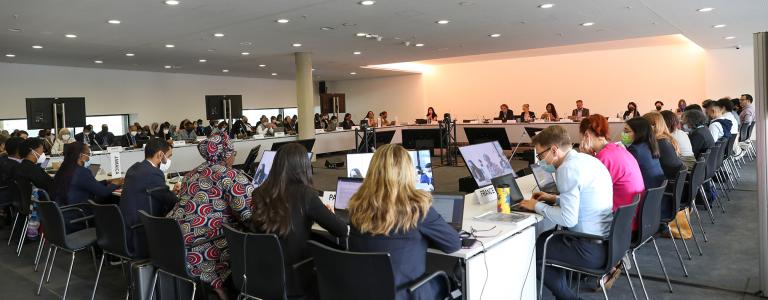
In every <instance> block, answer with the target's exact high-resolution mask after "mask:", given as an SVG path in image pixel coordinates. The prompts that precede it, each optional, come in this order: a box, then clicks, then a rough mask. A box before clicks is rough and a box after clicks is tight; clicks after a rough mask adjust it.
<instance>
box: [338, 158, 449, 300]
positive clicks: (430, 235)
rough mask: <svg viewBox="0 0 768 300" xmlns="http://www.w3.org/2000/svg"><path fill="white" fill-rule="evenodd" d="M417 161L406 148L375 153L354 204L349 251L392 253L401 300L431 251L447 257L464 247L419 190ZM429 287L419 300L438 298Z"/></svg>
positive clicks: (428, 198) (351, 215)
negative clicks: (414, 168)
mask: <svg viewBox="0 0 768 300" xmlns="http://www.w3.org/2000/svg"><path fill="white" fill-rule="evenodd" d="M415 176H416V175H415V172H414V171H413V162H412V161H411V156H410V155H409V154H408V151H406V150H405V148H403V147H402V146H400V145H394V144H389V145H386V146H383V147H381V148H379V149H377V150H376V152H375V153H374V154H373V159H372V160H371V164H370V167H369V168H368V173H367V174H366V177H365V181H364V182H363V185H362V186H361V187H360V189H359V190H358V191H357V193H355V194H354V195H353V196H352V199H350V201H349V217H350V223H351V225H352V229H351V231H350V237H349V247H350V250H352V251H358V252H388V253H389V255H390V257H391V260H392V269H393V271H394V274H395V286H396V287H397V294H396V299H398V300H400V299H410V297H409V295H408V291H407V289H406V286H407V285H408V283H411V282H413V281H414V280H416V279H418V278H419V277H421V276H422V275H423V274H424V272H425V266H426V258H427V247H431V248H435V249H438V250H441V251H443V252H446V253H451V252H455V251H458V250H459V248H460V247H461V242H460V240H459V234H458V233H457V232H456V230H455V229H453V228H452V227H451V226H450V225H448V223H446V222H445V220H443V218H442V217H441V216H440V215H439V214H438V213H437V211H435V210H434V209H433V208H431V205H432V197H431V195H430V194H429V193H427V192H424V191H421V190H418V189H416V186H415V182H416V177H415ZM434 295H435V290H434V289H432V288H425V289H423V291H422V290H420V291H419V295H418V296H420V297H423V298H419V297H418V296H417V295H413V296H417V297H415V298H416V299H431V298H434Z"/></svg>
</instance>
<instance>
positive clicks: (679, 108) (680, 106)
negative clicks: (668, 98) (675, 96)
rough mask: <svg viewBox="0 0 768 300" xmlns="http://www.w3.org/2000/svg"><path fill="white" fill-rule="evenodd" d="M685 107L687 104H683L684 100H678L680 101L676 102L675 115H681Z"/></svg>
mask: <svg viewBox="0 0 768 300" xmlns="http://www.w3.org/2000/svg"><path fill="white" fill-rule="evenodd" d="M687 106H688V104H687V103H685V99H680V101H677V109H676V110H675V113H677V114H678V115H679V114H682V113H683V112H684V111H685V108H686V107H687Z"/></svg>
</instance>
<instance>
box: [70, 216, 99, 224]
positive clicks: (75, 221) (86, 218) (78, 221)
mask: <svg viewBox="0 0 768 300" xmlns="http://www.w3.org/2000/svg"><path fill="white" fill-rule="evenodd" d="M91 219H93V215H90V216H86V217H82V218H77V219H72V220H70V221H69V224H75V223H80V222H83V221H88V220H91Z"/></svg>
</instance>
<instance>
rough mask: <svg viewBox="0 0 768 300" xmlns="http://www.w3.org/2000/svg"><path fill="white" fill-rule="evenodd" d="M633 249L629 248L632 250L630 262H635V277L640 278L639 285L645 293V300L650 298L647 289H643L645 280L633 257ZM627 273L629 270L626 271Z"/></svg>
mask: <svg viewBox="0 0 768 300" xmlns="http://www.w3.org/2000/svg"><path fill="white" fill-rule="evenodd" d="M635 250H637V249H633V250H631V252H632V262H633V263H635V270H636V271H637V278H640V287H642V288H643V294H645V300H650V299H651V298H649V297H648V291H646V290H645V282H644V281H643V274H640V266H639V265H638V264H637V258H636V257H635ZM627 273H629V271H627Z"/></svg>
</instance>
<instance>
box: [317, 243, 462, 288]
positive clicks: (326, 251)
mask: <svg viewBox="0 0 768 300" xmlns="http://www.w3.org/2000/svg"><path fill="white" fill-rule="evenodd" d="M309 248H310V250H312V256H313V257H314V259H315V268H316V270H317V283H318V287H319V290H320V298H321V299H334V300H356V299H367V300H391V299H395V293H396V287H395V276H394V271H393V270H392V263H391V261H390V257H389V253H360V252H349V251H342V250H337V249H333V248H331V247H328V246H325V245H323V244H320V243H318V242H315V241H310V242H309ZM361 267H362V268H364V271H362V270H363V269H361ZM363 274H365V276H363ZM429 284H434V285H437V286H439V288H438V292H439V293H440V294H438V295H434V299H455V298H456V297H458V296H460V294H461V293H460V292H458V291H453V292H451V290H450V289H451V288H450V280H449V279H448V275H446V274H445V272H443V271H437V272H434V273H432V274H428V275H425V276H424V277H422V278H420V279H419V280H416V282H413V283H411V284H409V286H408V292H409V293H410V294H416V293H418V292H419V289H420V288H422V287H424V286H429Z"/></svg>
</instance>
